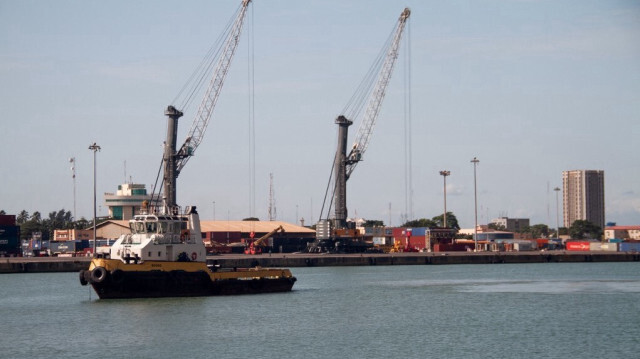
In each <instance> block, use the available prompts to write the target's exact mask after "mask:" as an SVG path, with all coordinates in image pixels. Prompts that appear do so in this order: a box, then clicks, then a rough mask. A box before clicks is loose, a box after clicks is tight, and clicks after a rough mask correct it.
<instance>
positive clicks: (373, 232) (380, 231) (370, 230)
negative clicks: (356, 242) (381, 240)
mask: <svg viewBox="0 0 640 359" xmlns="http://www.w3.org/2000/svg"><path fill="white" fill-rule="evenodd" d="M384 233H385V228H384V227H364V234H365V235H367V236H372V237H382V236H384Z"/></svg>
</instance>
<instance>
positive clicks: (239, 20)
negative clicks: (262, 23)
mask: <svg viewBox="0 0 640 359" xmlns="http://www.w3.org/2000/svg"><path fill="white" fill-rule="evenodd" d="M250 2H251V0H243V1H242V6H241V8H240V11H239V13H238V16H237V17H236V19H235V22H234V23H233V26H232V28H231V31H230V32H229V35H228V37H227V39H226V41H225V43H224V45H223V47H222V53H221V55H220V58H219V59H218V62H217V64H216V66H215V70H214V71H213V77H212V78H211V81H210V82H209V86H208V88H207V91H206V92H205V95H204V97H203V98H202V103H200V106H199V107H198V112H197V113H196V117H195V120H194V121H193V124H192V125H191V129H189V132H188V135H187V139H186V140H185V142H184V144H183V145H182V146H181V147H180V150H179V151H178V153H177V156H178V159H177V162H176V176H177V175H179V174H180V171H181V170H182V168H184V166H185V164H186V163H187V161H188V160H189V158H190V157H191V156H193V153H194V152H195V150H196V148H198V146H199V145H200V142H202V138H203V137H204V132H205V131H206V129H207V126H208V125H209V120H210V119H211V115H212V113H213V109H214V107H215V106H216V103H217V102H218V97H219V96H220V90H221V89H222V85H223V84H224V80H225V78H226V77H227V73H228V72H229V67H230V66H231V60H232V59H233V55H234V54H235V52H236V49H237V47H238V43H239V42H240V33H241V32H242V27H243V24H244V19H245V17H246V16H245V15H246V13H247V7H248V6H249V3H250Z"/></svg>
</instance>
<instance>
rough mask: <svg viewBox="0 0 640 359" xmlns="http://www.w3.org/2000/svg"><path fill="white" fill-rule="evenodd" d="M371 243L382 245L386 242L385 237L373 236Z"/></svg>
mask: <svg viewBox="0 0 640 359" xmlns="http://www.w3.org/2000/svg"><path fill="white" fill-rule="evenodd" d="M373 244H374V245H376V246H384V245H386V244H387V240H386V237H373Z"/></svg>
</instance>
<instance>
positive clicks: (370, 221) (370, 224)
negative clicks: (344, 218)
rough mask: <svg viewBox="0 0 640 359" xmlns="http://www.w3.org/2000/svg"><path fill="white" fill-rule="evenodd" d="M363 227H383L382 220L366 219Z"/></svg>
mask: <svg viewBox="0 0 640 359" xmlns="http://www.w3.org/2000/svg"><path fill="white" fill-rule="evenodd" d="M364 227H384V222H383V221H380V220H377V219H368V220H366V221H365V222H364Z"/></svg>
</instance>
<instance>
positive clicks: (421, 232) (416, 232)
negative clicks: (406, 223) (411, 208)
mask: <svg viewBox="0 0 640 359" xmlns="http://www.w3.org/2000/svg"><path fill="white" fill-rule="evenodd" d="M426 233H427V227H413V228H411V235H412V236H425V235H426Z"/></svg>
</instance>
